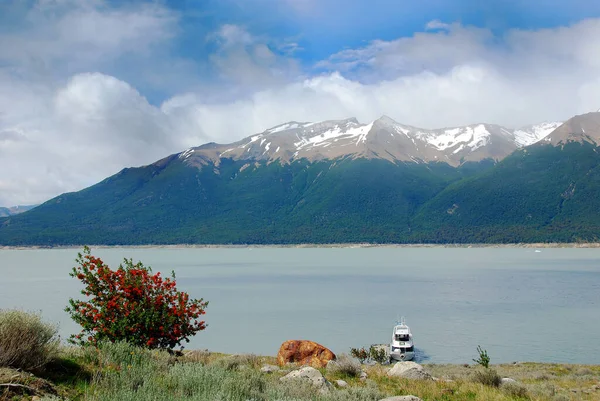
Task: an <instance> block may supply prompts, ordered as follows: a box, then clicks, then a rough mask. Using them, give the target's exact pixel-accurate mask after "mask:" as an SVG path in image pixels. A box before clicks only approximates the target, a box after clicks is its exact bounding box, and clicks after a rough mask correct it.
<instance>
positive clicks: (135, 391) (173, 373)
mask: <svg viewBox="0 0 600 401" xmlns="http://www.w3.org/2000/svg"><path fill="white" fill-rule="evenodd" d="M162 354H165V355H166V356H168V354H167V353H166V352H163V353H162ZM165 355H160V353H158V352H148V351H145V350H143V349H139V348H137V347H133V346H130V345H128V344H125V343H115V344H111V343H108V344H103V345H102V347H101V348H100V349H99V351H98V356H97V358H98V362H99V364H100V365H101V366H102V368H101V369H102V373H101V374H100V375H98V376H97V378H96V380H95V383H94V385H93V386H92V387H93V390H92V391H90V393H89V394H87V397H86V399H89V400H97V401H109V400H111V401H130V400H131V401H133V400H173V401H196V400H198V401H200V400H203V401H204V400H215V401H219V400H223V401H225V400H227V401H246V400H253V401H267V400H280V401H300V400H306V401H308V400H311V401H342V400H349V401H376V400H379V399H381V398H382V394H381V393H380V392H379V390H377V388H376V386H365V387H355V388H350V389H347V390H337V391H335V392H331V393H329V394H320V393H319V392H318V391H317V389H314V388H312V387H311V386H310V385H308V384H306V383H303V382H293V383H289V382H288V383H282V382H280V381H279V380H278V377H274V376H272V375H265V374H262V373H261V372H260V371H259V370H257V369H256V366H257V363H256V357H255V356H244V357H242V356H239V358H235V359H236V362H237V363H236V364H235V365H236V368H232V366H231V365H230V364H229V363H227V362H226V363H213V364H209V365H202V364H199V363H189V362H187V363H186V362H184V361H181V362H177V363H174V364H169V363H164V361H165V360H167V357H166V356H165ZM225 359H226V358H225ZM242 364H244V365H242ZM241 366H247V367H248V368H249V369H241V368H240V367H241Z"/></svg>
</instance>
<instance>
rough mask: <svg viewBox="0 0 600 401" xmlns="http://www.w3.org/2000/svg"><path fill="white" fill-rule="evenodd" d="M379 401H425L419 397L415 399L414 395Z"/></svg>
mask: <svg viewBox="0 0 600 401" xmlns="http://www.w3.org/2000/svg"><path fill="white" fill-rule="evenodd" d="M379 401H423V400H422V399H420V398H419V397H415V396H414V395H397V396H395V397H388V398H384V399H381V400H379Z"/></svg>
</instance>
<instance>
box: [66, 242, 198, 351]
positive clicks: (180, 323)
mask: <svg viewBox="0 0 600 401" xmlns="http://www.w3.org/2000/svg"><path fill="white" fill-rule="evenodd" d="M70 275H71V277H75V278H77V279H79V280H80V281H81V282H82V283H83V285H84V289H83V290H82V291H81V293H82V295H85V296H86V297H87V299H86V300H84V301H81V300H74V299H69V306H67V308H66V309H65V310H66V312H68V313H69V314H70V315H71V318H72V319H73V320H74V321H75V322H76V323H78V324H79V325H81V326H82V328H83V330H82V332H81V333H80V334H77V335H74V336H72V337H71V339H70V341H71V342H72V343H74V344H78V345H88V344H97V343H99V342H101V341H111V342H115V341H127V342H130V343H132V344H135V345H138V346H142V347H147V348H159V349H168V350H172V349H173V348H174V347H176V346H180V347H181V346H182V342H184V341H185V342H189V338H190V337H191V336H193V335H195V334H196V333H197V332H198V331H201V330H204V329H205V328H206V324H205V322H204V321H201V320H200V317H201V316H202V315H204V314H205V309H206V307H207V305H208V302H204V301H203V300H202V299H190V297H189V295H188V294H187V293H185V292H180V291H177V288H176V283H175V273H173V274H172V278H165V279H163V278H162V277H161V276H160V273H156V274H152V269H150V268H149V267H147V266H144V265H143V264H142V263H141V262H138V263H135V264H134V263H133V261H132V260H131V259H125V260H124V264H123V265H120V266H119V268H118V269H117V270H112V269H111V268H110V267H108V266H107V265H106V264H104V262H103V261H102V260H101V259H100V258H96V257H94V256H92V255H91V254H90V249H89V248H88V247H85V248H84V251H83V255H82V254H81V253H79V254H78V257H77V266H76V267H74V268H73V270H72V272H71V273H70Z"/></svg>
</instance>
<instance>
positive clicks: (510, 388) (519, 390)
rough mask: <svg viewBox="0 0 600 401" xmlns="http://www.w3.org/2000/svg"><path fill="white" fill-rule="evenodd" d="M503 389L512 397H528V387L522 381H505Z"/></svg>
mask: <svg viewBox="0 0 600 401" xmlns="http://www.w3.org/2000/svg"><path fill="white" fill-rule="evenodd" d="M502 391H504V392H505V393H506V394H508V395H509V396H510V397H512V398H517V399H518V398H525V399H527V398H528V393H527V388H526V387H525V386H524V385H522V384H520V383H504V384H502Z"/></svg>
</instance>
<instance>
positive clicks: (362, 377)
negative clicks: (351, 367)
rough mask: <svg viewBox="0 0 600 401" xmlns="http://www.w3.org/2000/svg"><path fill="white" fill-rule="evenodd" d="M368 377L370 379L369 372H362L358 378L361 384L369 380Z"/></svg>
mask: <svg viewBox="0 0 600 401" xmlns="http://www.w3.org/2000/svg"><path fill="white" fill-rule="evenodd" d="M367 377H369V375H368V374H367V372H360V376H358V378H359V380H360V381H361V382H364V381H365V380H367Z"/></svg>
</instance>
